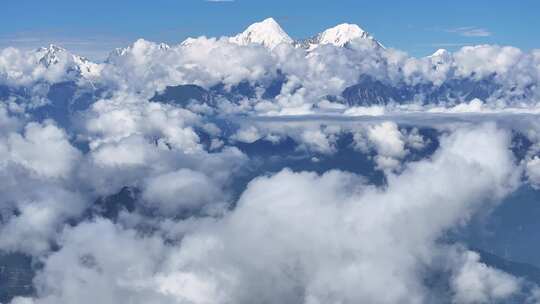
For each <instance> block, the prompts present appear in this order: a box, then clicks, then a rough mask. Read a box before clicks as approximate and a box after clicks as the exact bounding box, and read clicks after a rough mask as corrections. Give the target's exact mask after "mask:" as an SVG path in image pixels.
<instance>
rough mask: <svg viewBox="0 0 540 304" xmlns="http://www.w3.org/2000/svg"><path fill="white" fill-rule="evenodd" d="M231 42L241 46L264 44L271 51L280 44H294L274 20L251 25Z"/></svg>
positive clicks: (270, 19) (268, 19)
mask: <svg viewBox="0 0 540 304" xmlns="http://www.w3.org/2000/svg"><path fill="white" fill-rule="evenodd" d="M230 41H231V42H233V43H236V44H239V45H249V44H262V45H264V46H265V47H267V48H270V49H273V48H274V47H276V46H277V45H279V44H280V43H288V44H292V43H293V42H294V41H293V39H292V38H291V37H290V36H289V35H288V34H287V33H286V32H285V31H284V30H283V29H282V28H281V26H280V25H279V24H278V23H277V22H276V20H274V19H273V18H267V19H265V20H263V21H261V22H256V23H254V24H252V25H250V26H249V27H248V28H247V29H246V30H245V31H244V32H242V33H240V34H238V35H236V36H234V37H231V38H230Z"/></svg>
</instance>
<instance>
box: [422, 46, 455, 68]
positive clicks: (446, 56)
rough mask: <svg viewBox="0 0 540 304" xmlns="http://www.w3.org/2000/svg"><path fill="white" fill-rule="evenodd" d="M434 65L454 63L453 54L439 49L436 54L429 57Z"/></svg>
mask: <svg viewBox="0 0 540 304" xmlns="http://www.w3.org/2000/svg"><path fill="white" fill-rule="evenodd" d="M427 58H429V59H431V61H432V62H433V63H434V64H437V65H442V64H446V63H449V62H450V61H452V54H451V53H450V52H449V51H447V50H445V49H438V50H437V51H435V53H433V54H431V55H429V56H427Z"/></svg>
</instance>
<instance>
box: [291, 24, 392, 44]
mask: <svg viewBox="0 0 540 304" xmlns="http://www.w3.org/2000/svg"><path fill="white" fill-rule="evenodd" d="M355 39H368V40H370V41H373V42H374V43H375V45H377V46H379V47H383V46H382V44H380V43H379V42H378V41H377V40H375V38H374V37H373V36H371V35H370V34H369V33H368V32H366V31H364V30H363V29H362V28H361V27H359V26H358V25H356V24H349V23H343V24H339V25H337V26H334V27H332V28H329V29H327V30H325V31H324V32H322V33H319V34H318V35H316V36H314V37H312V38H309V39H305V40H301V41H299V42H298V45H299V46H300V47H302V48H305V49H307V50H313V49H315V48H317V47H318V46H320V45H325V44H332V45H335V46H337V47H345V46H347V44H349V43H350V42H351V41H353V40H355Z"/></svg>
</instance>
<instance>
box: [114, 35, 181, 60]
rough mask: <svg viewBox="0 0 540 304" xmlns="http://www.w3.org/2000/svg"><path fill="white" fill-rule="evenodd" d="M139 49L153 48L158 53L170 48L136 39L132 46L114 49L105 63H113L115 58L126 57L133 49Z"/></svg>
mask: <svg viewBox="0 0 540 304" xmlns="http://www.w3.org/2000/svg"><path fill="white" fill-rule="evenodd" d="M136 48H139V49H142V48H153V49H155V50H158V51H167V50H169V49H170V48H171V47H170V46H169V45H168V44H166V43H159V44H155V43H153V42H150V41H146V40H144V39H138V40H137V41H135V42H134V43H133V44H132V45H129V46H127V47H124V48H116V49H114V51H112V52H111V53H109V56H108V57H107V60H106V61H105V62H107V63H110V62H113V61H114V60H115V59H116V58H119V57H124V56H127V55H128V54H130V53H132V52H133V50H134V49H136Z"/></svg>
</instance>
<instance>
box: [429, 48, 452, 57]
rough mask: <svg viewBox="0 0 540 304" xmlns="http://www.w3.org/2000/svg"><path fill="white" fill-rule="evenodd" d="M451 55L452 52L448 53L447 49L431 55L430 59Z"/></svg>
mask: <svg viewBox="0 0 540 304" xmlns="http://www.w3.org/2000/svg"><path fill="white" fill-rule="evenodd" d="M449 54H450V52H448V50H446V49H438V50H437V51H435V53H433V54H431V55H430V56H429V57H441V56H447V55H449Z"/></svg>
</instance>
